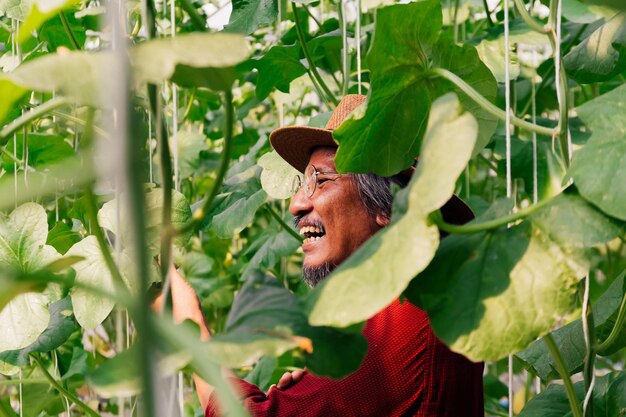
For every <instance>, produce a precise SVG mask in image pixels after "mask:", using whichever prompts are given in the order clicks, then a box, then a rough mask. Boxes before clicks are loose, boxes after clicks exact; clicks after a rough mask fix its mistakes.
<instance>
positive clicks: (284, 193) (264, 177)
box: [258, 151, 300, 200]
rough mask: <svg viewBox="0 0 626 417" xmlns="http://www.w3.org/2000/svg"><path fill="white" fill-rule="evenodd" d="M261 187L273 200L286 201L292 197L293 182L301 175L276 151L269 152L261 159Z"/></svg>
mask: <svg viewBox="0 0 626 417" xmlns="http://www.w3.org/2000/svg"><path fill="white" fill-rule="evenodd" d="M258 164H259V165H260V166H261V168H263V171H261V185H262V186H263V190H265V192H266V193H267V195H269V196H270V197H272V198H277V199H279V200H284V199H286V198H289V197H291V194H292V187H293V181H294V178H295V176H296V175H300V173H299V172H298V170H297V169H295V168H294V167H292V166H291V165H289V164H288V163H287V162H286V161H285V160H284V159H283V158H281V157H280V156H279V155H278V154H277V153H276V152H275V151H272V152H268V153H266V154H264V155H263V156H262V157H260V158H259V162H258Z"/></svg>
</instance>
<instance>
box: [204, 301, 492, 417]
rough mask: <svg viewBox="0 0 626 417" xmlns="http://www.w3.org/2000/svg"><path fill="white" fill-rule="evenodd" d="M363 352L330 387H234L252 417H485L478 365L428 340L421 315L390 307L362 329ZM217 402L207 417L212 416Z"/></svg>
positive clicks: (325, 381) (310, 382)
mask: <svg viewBox="0 0 626 417" xmlns="http://www.w3.org/2000/svg"><path fill="white" fill-rule="evenodd" d="M363 334H364V335H365V337H366V339H367V341H368V351H367V354H366V356H365V359H364V360H363V363H362V364H361V367H360V368H359V369H358V370H357V371H356V372H354V373H353V374H351V375H349V376H347V377H345V378H343V379H341V380H333V379H329V378H325V377H319V376H315V375H312V374H305V375H304V377H303V378H302V380H300V381H299V382H297V383H296V384H294V385H293V386H291V387H289V388H287V389H285V390H278V389H276V388H272V389H271V390H270V391H269V392H268V393H264V392H263V391H261V390H259V388H257V387H256V386H254V385H252V384H249V383H247V382H245V381H242V380H239V379H233V381H232V382H233V384H234V386H235V387H236V388H237V389H238V391H239V393H240V394H241V400H242V401H243V402H244V405H245V406H246V408H247V409H248V411H249V412H250V414H251V415H252V416H255V417H287V416H299V417H314V416H344V417H348V416H355V417H357V416H358V417H363V416H375V417H387V416H390V417H391V416H417V417H478V416H481V417H482V416H483V415H484V410H483V384H482V373H483V364H482V363H472V362H470V361H469V360H467V359H465V358H464V357H463V356H461V355H458V354H456V353H453V352H451V351H450V350H449V349H448V348H447V347H446V346H445V345H444V344H443V343H441V342H440V341H439V340H438V339H437V338H436V337H435V335H434V333H433V331H432V330H431V328H430V326H429V321H428V317H427V316H426V313H425V312H424V311H422V310H420V309H419V308H417V307H415V306H414V305H412V304H411V303H409V302H408V301H406V302H404V303H402V304H400V302H399V301H395V302H394V303H392V304H391V305H390V306H388V307H387V308H385V309H384V310H382V311H381V312H380V313H378V314H376V315H375V316H374V317H372V318H371V319H370V320H368V321H367V323H366V326H365V328H364V330H363ZM218 415H220V414H219V412H218V411H217V405H216V398H215V397H211V402H210V404H209V407H208V408H207V410H206V416H207V417H208V416H211V417H213V416H218Z"/></svg>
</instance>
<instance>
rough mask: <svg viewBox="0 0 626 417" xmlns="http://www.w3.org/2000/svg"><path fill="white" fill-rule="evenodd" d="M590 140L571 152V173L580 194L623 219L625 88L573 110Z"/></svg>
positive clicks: (625, 215) (625, 201) (625, 198)
mask: <svg viewBox="0 0 626 417" xmlns="http://www.w3.org/2000/svg"><path fill="white" fill-rule="evenodd" d="M576 112H577V113H578V116H579V117H580V118H581V119H582V120H583V122H585V124H586V125H587V127H588V128H589V129H591V137H590V138H589V140H588V141H587V143H586V144H585V146H583V147H582V148H581V149H579V150H578V151H576V152H575V153H574V157H573V159H572V165H571V168H570V174H571V176H572V178H574V183H575V184H576V186H577V187H578V190H579V192H580V194H581V195H582V196H583V197H585V198H586V199H587V200H589V201H590V202H591V203H593V204H595V205H596V206H598V207H599V208H600V209H602V211H604V212H605V213H607V214H609V215H611V216H614V217H617V218H618V219H621V220H626V181H622V179H623V178H626V118H624V113H625V112H626V85H621V86H619V87H617V88H616V89H614V90H613V91H610V92H608V93H606V94H603V95H601V96H600V97H597V98H595V99H593V100H591V101H588V102H587V103H585V104H583V105H582V106H579V107H577V108H576Z"/></svg>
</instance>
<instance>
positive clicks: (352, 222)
mask: <svg viewBox="0 0 626 417" xmlns="http://www.w3.org/2000/svg"><path fill="white" fill-rule="evenodd" d="M335 153H336V148H326V147H324V148H316V149H315V150H314V151H313V153H312V154H311V158H310V160H309V165H313V166H315V168H316V169H317V171H319V172H336V169H335V162H334V158H335ZM289 211H291V213H292V214H293V215H294V216H296V217H297V218H298V228H299V230H300V232H301V233H302V234H304V235H305V237H307V236H309V237H307V238H306V239H305V241H304V243H303V244H302V250H303V252H304V267H305V268H307V269H316V268H323V269H328V270H332V269H333V268H334V267H335V266H337V265H339V264H340V263H341V262H343V261H344V260H346V259H347V258H348V257H349V256H350V255H351V254H352V253H353V252H354V251H356V250H357V249H358V247H359V246H361V245H362V244H363V243H364V242H365V241H366V240H367V239H369V238H370V237H371V236H372V235H373V234H374V233H376V231H378V230H379V229H380V228H381V226H382V225H379V224H378V223H377V222H376V219H375V218H373V216H371V215H370V214H369V213H368V212H367V210H366V208H365V206H364V205H363V202H362V201H361V198H360V196H359V192H358V189H357V187H356V185H355V183H354V180H353V178H352V177H351V176H350V175H343V176H341V177H338V178H337V176H336V175H330V176H329V175H319V177H318V183H317V186H316V188H315V192H314V193H313V195H312V196H311V197H307V196H306V195H305V194H304V191H303V189H302V188H301V189H300V190H299V191H298V192H297V193H296V195H295V196H294V197H293V198H292V199H291V204H290V205H289ZM316 281H317V280H316ZM316 283H317V282H313V283H312V284H316Z"/></svg>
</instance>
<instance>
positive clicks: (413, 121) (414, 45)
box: [333, 0, 496, 175]
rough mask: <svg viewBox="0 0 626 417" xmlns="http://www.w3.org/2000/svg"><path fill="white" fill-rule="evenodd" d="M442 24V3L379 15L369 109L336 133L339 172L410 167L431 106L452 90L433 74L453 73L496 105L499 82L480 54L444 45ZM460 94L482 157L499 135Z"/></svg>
mask: <svg viewBox="0 0 626 417" xmlns="http://www.w3.org/2000/svg"><path fill="white" fill-rule="evenodd" d="M441 19H442V17H441V5H440V2H439V0H426V1H420V2H416V3H410V4H402V5H394V6H389V7H385V8H382V9H379V10H377V13H376V35H375V36H374V41H373V44H372V48H371V49H370V52H369V53H368V55H367V66H368V67H369V69H370V72H371V75H370V79H371V89H370V95H369V96H368V100H367V107H366V108H365V109H360V110H358V111H355V112H354V113H353V115H352V116H351V117H350V118H348V120H346V121H345V122H344V123H343V124H342V125H341V126H340V127H339V128H338V129H337V130H335V131H334V133H333V136H334V138H335V139H336V140H337V142H339V150H338V152H337V156H336V158H335V163H336V165H337V169H338V170H339V171H343V172H375V173H377V174H380V175H393V174H396V173H398V172H400V171H402V170H403V169H406V168H407V167H409V166H410V165H411V164H412V162H413V160H414V159H415V157H416V156H417V155H418V154H419V149H420V145H421V142H422V138H423V136H424V132H425V129H426V124H427V123H426V122H427V120H428V113H429V110H430V106H431V103H432V101H433V100H434V99H436V98H437V97H439V96H441V95H443V94H445V93H446V92H449V91H451V90H453V88H452V86H451V85H450V84H449V83H448V82H447V81H445V80H442V79H440V78H436V77H432V76H431V75H430V74H429V70H430V68H432V67H442V68H446V69H448V70H450V71H452V72H454V73H456V74H457V75H458V76H460V77H461V78H463V79H464V80H465V81H466V82H468V83H469V84H470V85H472V86H473V87H474V88H475V89H476V90H477V91H479V92H480V93H481V94H482V95H483V96H484V97H486V98H487V99H488V100H492V101H493V100H494V99H495V96H496V82H495V80H494V78H493V75H492V74H491V72H490V71H489V69H488V68H487V67H486V66H485V65H484V64H483V63H482V62H481V61H480V59H479V57H478V54H477V52H476V50H475V48H474V47H472V46H469V45H463V46H457V45H456V44H455V43H454V42H453V41H452V39H450V38H448V37H447V36H445V35H442V36H441V37H440V32H441ZM459 94H460V96H459V97H460V100H461V102H462V103H463V105H464V107H465V108H466V109H467V110H469V111H470V112H472V113H473V114H474V116H476V118H477V120H478V122H479V126H480V129H479V136H478V140H477V142H476V143H475V146H476V151H478V150H480V149H482V147H483V146H484V145H485V144H486V143H487V142H488V140H489V138H490V137H491V135H492V134H493V132H494V131H495V127H496V122H495V119H494V117H493V116H491V115H489V114H487V113H486V112H485V111H484V110H483V109H481V108H480V107H479V106H478V105H477V104H476V103H475V102H473V101H472V100H470V99H469V98H467V97H466V96H465V95H464V94H462V93H459Z"/></svg>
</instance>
